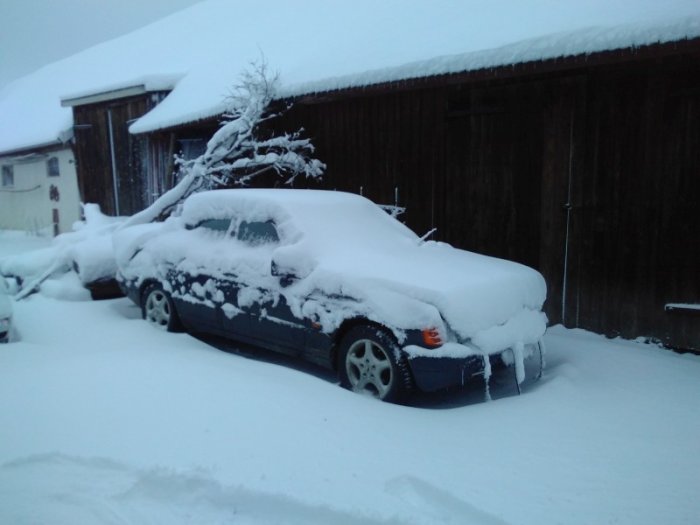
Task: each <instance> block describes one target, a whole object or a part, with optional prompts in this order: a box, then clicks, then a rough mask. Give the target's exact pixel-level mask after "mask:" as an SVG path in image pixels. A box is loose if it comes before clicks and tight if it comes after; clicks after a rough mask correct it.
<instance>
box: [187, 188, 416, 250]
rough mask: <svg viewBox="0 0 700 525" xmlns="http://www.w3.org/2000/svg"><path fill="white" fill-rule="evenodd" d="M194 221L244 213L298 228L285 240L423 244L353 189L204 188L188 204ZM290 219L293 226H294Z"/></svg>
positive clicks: (190, 220)
mask: <svg viewBox="0 0 700 525" xmlns="http://www.w3.org/2000/svg"><path fill="white" fill-rule="evenodd" d="M182 217H183V219H184V221H185V222H186V223H187V224H189V225H195V224H197V223H199V222H201V221H202V220H205V219H210V218H211V219H218V218H230V217H241V218H245V219H246V220H248V221H265V220H268V219H271V220H273V221H274V222H275V224H276V225H277V226H278V228H282V229H283V230H284V229H286V228H290V227H291V228H294V230H293V231H292V230H288V231H287V232H286V236H285V237H286V239H287V240H288V241H290V242H294V241H295V240H297V239H298V238H299V236H300V235H302V234H306V235H307V236H309V237H315V238H321V239H327V238H339V239H343V238H345V239H351V238H353V239H356V238H357V237H362V238H365V239H366V238H372V237H374V238H379V239H381V240H382V241H384V242H391V240H392V239H393V238H395V237H396V236H398V237H401V238H406V239H410V240H412V241H414V242H416V243H417V242H418V237H417V236H416V235H415V233H413V232H412V231H411V230H410V229H408V228H407V227H405V226H404V225H403V224H401V223H399V222H398V221H395V220H392V219H391V218H390V217H389V216H388V215H387V213H386V212H384V211H383V210H381V209H380V208H379V207H378V206H377V205H376V204H374V203H373V202H372V201H370V200H368V199H366V198H364V197H362V196H360V195H356V194H353V193H346V192H342V191H326V190H295V189H253V188H250V189H232V190H214V191H208V192H202V193H198V194H195V195H193V196H191V197H190V198H189V199H187V201H185V204H184V206H183V212H182ZM290 223H291V224H290Z"/></svg>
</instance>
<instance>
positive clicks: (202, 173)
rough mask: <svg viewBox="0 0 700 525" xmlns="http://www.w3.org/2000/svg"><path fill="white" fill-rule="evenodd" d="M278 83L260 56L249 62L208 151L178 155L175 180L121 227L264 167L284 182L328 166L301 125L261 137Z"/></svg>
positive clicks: (249, 176) (239, 180)
mask: <svg viewBox="0 0 700 525" xmlns="http://www.w3.org/2000/svg"><path fill="white" fill-rule="evenodd" d="M277 83H278V77H277V76H276V75H275V76H270V75H269V73H268V71H267V65H266V63H265V62H264V60H261V61H259V62H256V63H253V64H251V68H250V69H249V70H247V71H245V72H244V73H243V75H242V77H241V81H240V83H239V84H238V85H237V86H235V88H234V89H233V92H232V94H231V96H230V97H229V98H228V109H227V111H226V113H224V115H223V119H222V123H221V127H220V128H219V129H218V130H217V131H216V133H214V135H213V136H212V137H211V139H210V140H209V142H208V143H207V149H206V151H205V152H204V153H203V154H202V155H200V156H199V157H197V158H196V159H192V160H184V159H182V158H178V159H177V160H176V163H177V165H178V166H179V174H180V180H179V182H178V183H177V184H176V185H175V186H174V187H173V188H172V189H170V190H168V191H167V192H165V193H164V194H163V195H161V196H160V197H159V198H158V199H157V200H156V201H155V202H154V203H153V204H151V205H150V206H149V207H148V208H146V209H145V210H143V211H141V212H139V213H137V214H135V215H133V216H132V217H130V218H129V219H127V221H126V222H125V223H124V226H123V227H126V226H131V225H133V224H141V223H145V222H152V221H154V220H156V219H158V218H159V217H163V216H166V215H168V214H170V213H171V212H172V211H173V210H174V209H175V207H176V206H177V205H178V204H179V203H180V202H182V201H183V200H184V199H186V198H187V197H188V196H189V195H191V194H193V193H196V192H198V191H202V190H207V189H213V188H220V187H231V186H235V185H245V184H246V183H248V182H249V181H250V180H251V179H253V178H254V177H256V176H258V175H260V174H262V173H265V172H268V171H275V172H276V173H278V174H279V175H280V176H282V177H285V178H286V179H287V180H286V182H288V183H290V182H292V181H293V180H294V179H295V178H296V177H298V176H299V175H304V176H305V177H307V178H316V177H320V176H321V175H322V174H323V171H324V169H325V167H326V166H325V164H323V163H322V162H321V161H319V160H318V159H315V158H312V155H313V152H314V147H313V144H311V141H310V140H309V139H304V138H301V135H302V133H303V129H300V130H298V131H296V132H294V133H285V134H283V135H277V136H272V137H269V138H262V137H261V135H262V125H263V124H264V123H265V122H267V121H269V120H270V119H273V118H275V117H277V116H279V115H280V113H279V112H275V111H273V110H271V109H270V108H271V103H272V102H273V100H274V98H275V93H276V87H277ZM284 109H288V107H287V108H284ZM284 109H283V110H284Z"/></svg>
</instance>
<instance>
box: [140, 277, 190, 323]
mask: <svg viewBox="0 0 700 525" xmlns="http://www.w3.org/2000/svg"><path fill="white" fill-rule="evenodd" d="M141 316H142V317H143V318H144V319H145V320H146V321H148V322H149V323H150V324H152V325H153V326H155V327H156V328H160V329H161V330H167V331H168V332H181V331H182V324H181V323H180V318H179V317H178V315H177V311H176V310H175V306H174V305H173V300H172V299H171V298H170V295H169V294H168V293H167V292H166V291H165V290H163V287H162V286H161V285H159V284H150V285H148V286H147V287H146V289H145V290H144V291H143V295H142V300H141Z"/></svg>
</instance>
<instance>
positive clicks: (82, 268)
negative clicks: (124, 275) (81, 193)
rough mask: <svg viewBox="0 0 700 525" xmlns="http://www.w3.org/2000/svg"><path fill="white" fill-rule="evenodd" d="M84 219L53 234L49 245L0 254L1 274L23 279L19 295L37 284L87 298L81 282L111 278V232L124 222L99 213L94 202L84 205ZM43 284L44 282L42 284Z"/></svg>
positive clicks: (49, 290)
mask: <svg viewBox="0 0 700 525" xmlns="http://www.w3.org/2000/svg"><path fill="white" fill-rule="evenodd" d="M83 214H84V216H85V220H84V221H78V222H76V223H75V224H74V225H73V231H72V232H67V233H63V234H61V235H59V236H57V237H55V238H54V239H53V240H52V241H51V243H50V245H49V246H46V247H43V248H40V249H37V250H33V251H27V252H24V253H19V254H15V255H7V256H5V257H0V275H5V276H11V277H15V278H18V279H19V280H20V281H21V282H22V292H20V295H19V297H21V296H23V295H24V294H25V293H27V292H31V291H32V290H34V289H36V288H37V287H39V286H40V285H41V286H42V291H44V290H45V291H46V293H47V294H49V295H51V296H60V297H64V298H69V297H71V298H74V299H83V298H86V297H87V298H89V294H88V295H86V293H85V290H82V289H81V287H80V286H76V285H77V284H78V283H80V284H82V285H86V284H90V283H94V282H96V281H102V280H107V279H112V278H114V275H115V273H116V270H117V267H116V262H115V260H114V252H113V249H112V232H113V231H114V229H115V228H116V227H117V226H118V225H119V224H121V223H122V222H123V221H124V218H122V217H109V216H106V215H103V214H102V213H101V212H100V208H99V206H98V205H96V204H86V205H84V206H83ZM71 271H73V272H75V274H77V276H76V278H75V279H73V278H72V277H66V278H62V279H61V281H60V282H56V283H44V281H45V280H46V279H48V278H49V277H51V276H61V275H63V274H65V273H66V272H71ZM42 283H44V284H43V285H42Z"/></svg>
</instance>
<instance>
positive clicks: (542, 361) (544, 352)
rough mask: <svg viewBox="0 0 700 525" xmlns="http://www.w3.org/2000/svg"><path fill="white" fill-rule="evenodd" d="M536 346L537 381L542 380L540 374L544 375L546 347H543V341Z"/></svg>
mask: <svg viewBox="0 0 700 525" xmlns="http://www.w3.org/2000/svg"><path fill="white" fill-rule="evenodd" d="M537 344H538V345H539V347H540V371H539V373H538V374H537V379H538V380H539V379H542V374H543V373H544V367H545V366H547V361H545V357H544V356H545V354H546V353H547V347H546V346H544V339H540V340H539V341H538V342H537Z"/></svg>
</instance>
